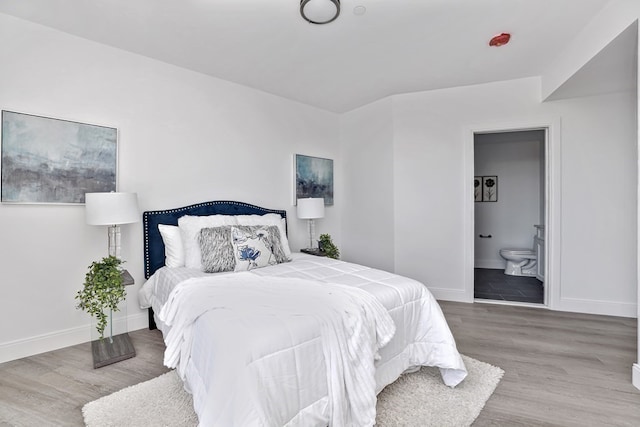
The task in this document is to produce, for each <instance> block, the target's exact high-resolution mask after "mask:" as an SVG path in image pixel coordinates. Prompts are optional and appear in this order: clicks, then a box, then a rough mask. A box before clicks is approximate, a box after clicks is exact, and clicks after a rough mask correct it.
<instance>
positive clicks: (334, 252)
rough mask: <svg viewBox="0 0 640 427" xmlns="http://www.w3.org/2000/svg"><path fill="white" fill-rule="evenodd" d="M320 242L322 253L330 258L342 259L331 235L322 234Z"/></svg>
mask: <svg viewBox="0 0 640 427" xmlns="http://www.w3.org/2000/svg"><path fill="white" fill-rule="evenodd" d="M318 242H319V247H320V251H321V252H324V253H325V255H327V257H328V258H333V259H340V250H339V249H338V247H337V246H336V245H334V244H333V242H332V241H331V235H329V234H321V235H320V240H319V241H318Z"/></svg>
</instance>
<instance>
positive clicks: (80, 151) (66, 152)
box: [0, 111, 118, 204]
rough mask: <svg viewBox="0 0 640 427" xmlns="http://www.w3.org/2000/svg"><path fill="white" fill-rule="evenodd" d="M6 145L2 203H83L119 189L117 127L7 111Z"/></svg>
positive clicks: (4, 125)
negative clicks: (90, 195)
mask: <svg viewBox="0 0 640 427" xmlns="http://www.w3.org/2000/svg"><path fill="white" fill-rule="evenodd" d="M1 145H2V147H1V149H2V160H1V161H2V183H1V188H0V199H1V201H2V202H13V203H56V204H82V203H84V194H85V193H93V192H109V191H116V185H117V164H118V130H117V129H116V128H111V127H106V126H98V125H91V124H85V123H78V122H73V121H68V120H61V119H54V118H49V117H41V116H35V115H31V114H24V113H16V112H13V111H2V142H1Z"/></svg>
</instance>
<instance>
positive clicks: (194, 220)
mask: <svg viewBox="0 0 640 427" xmlns="http://www.w3.org/2000/svg"><path fill="white" fill-rule="evenodd" d="M237 224H238V222H237V221H236V217H235V215H209V216H191V215H185V216H182V217H180V218H178V227H180V235H181V236H182V246H183V247H184V265H185V267H187V268H197V269H199V270H202V262H201V257H202V253H201V252H200V243H199V242H198V236H199V235H200V230H202V229H203V228H209V227H221V226H223V225H237Z"/></svg>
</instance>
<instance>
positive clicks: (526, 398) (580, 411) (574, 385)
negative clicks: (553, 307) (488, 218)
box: [440, 302, 640, 427]
mask: <svg viewBox="0 0 640 427" xmlns="http://www.w3.org/2000/svg"><path fill="white" fill-rule="evenodd" d="M440 304H441V306H442V309H443V312H444V313H445V316H446V318H447V321H448V323H449V326H450V327H451V330H452V332H453V335H454V337H455V338H456V343H457V346H458V350H459V351H460V352H461V353H463V354H465V355H467V356H470V357H473V358H475V359H478V360H482V361H484V362H487V363H491V364H492V365H495V366H499V367H501V368H502V369H503V370H504V371H505V375H504V377H503V379H502V381H501V382H500V384H499V385H498V388H497V389H496V391H495V393H494V394H493V395H492V396H491V398H490V399H489V401H488V402H487V404H486V405H485V407H484V409H483V411H482V412H481V413H480V416H479V417H478V418H477V420H476V422H475V423H474V426H567V427H568V426H581V427H582V426H635V427H637V426H640V391H639V390H638V389H636V388H635V387H633V386H632V385H631V367H632V365H633V363H634V362H635V361H636V360H635V359H636V354H637V353H636V346H637V333H636V330H637V329H636V328H637V322H636V319H628V318H619V317H608V316H594V315H585V314H576V313H565V312H558V311H549V310H546V309H542V308H540V309H538V308H528V307H511V306H503V305H494V304H479V303H476V304H473V305H470V304H463V303H453V302H441V303H440Z"/></svg>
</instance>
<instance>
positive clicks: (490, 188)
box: [482, 176, 498, 202]
mask: <svg viewBox="0 0 640 427" xmlns="http://www.w3.org/2000/svg"><path fill="white" fill-rule="evenodd" d="M482 201H483V202H497V201H498V177H497V176H483V177H482Z"/></svg>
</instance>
